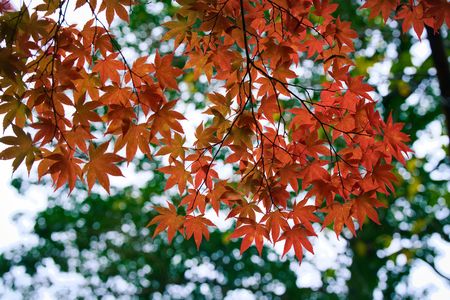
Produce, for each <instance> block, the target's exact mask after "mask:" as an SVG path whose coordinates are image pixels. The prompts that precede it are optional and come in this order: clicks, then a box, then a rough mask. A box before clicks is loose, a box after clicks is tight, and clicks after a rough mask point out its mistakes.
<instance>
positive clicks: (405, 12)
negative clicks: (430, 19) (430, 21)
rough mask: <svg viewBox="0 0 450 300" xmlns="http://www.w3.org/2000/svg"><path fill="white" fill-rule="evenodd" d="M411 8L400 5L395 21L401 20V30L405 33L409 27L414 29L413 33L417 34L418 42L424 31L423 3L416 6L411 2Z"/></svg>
mask: <svg viewBox="0 0 450 300" xmlns="http://www.w3.org/2000/svg"><path fill="white" fill-rule="evenodd" d="M411 6H412V7H410V6H409V5H402V6H401V8H400V11H399V12H398V13H397V16H396V17H395V18H396V19H397V20H403V23H402V30H403V32H407V31H408V30H409V28H411V26H412V27H413V28H414V31H415V32H416V34H417V37H418V38H419V40H420V37H421V36H422V33H423V30H424V29H425V24H424V20H423V16H424V8H423V3H421V2H419V3H418V5H417V6H416V5H414V4H413V3H412V2H411Z"/></svg>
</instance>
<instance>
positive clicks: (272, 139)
mask: <svg viewBox="0 0 450 300" xmlns="http://www.w3.org/2000/svg"><path fill="white" fill-rule="evenodd" d="M178 3H179V5H180V8H179V10H178V13H177V15H176V18H175V19H173V20H172V21H170V22H168V23H165V24H164V26H165V27H166V28H168V31H167V33H166V35H165V36H164V39H165V40H171V39H172V40H174V45H175V48H179V47H182V49H183V51H182V55H183V56H185V57H186V58H187V63H186V64H185V65H184V67H183V68H182V69H180V68H177V67H175V66H174V65H173V63H172V62H173V59H174V54H166V55H163V56H162V55H160V53H158V52H156V55H155V59H154V61H153V62H150V59H149V56H143V57H140V58H138V59H136V60H135V61H134V63H133V64H129V62H127V60H126V59H125V57H124V56H123V54H122V52H121V51H120V49H118V48H117V46H116V43H113V39H114V37H113V36H112V34H111V32H110V31H109V25H110V24H111V23H112V22H113V20H114V19H115V17H116V16H118V17H119V18H120V19H122V20H125V21H127V20H128V9H129V8H130V5H132V4H133V3H131V1H129V0H102V1H100V3H99V4H98V3H97V1H96V0H77V2H76V8H77V9H78V8H79V7H82V6H85V7H88V8H89V9H90V11H91V13H92V19H91V20H90V21H88V22H86V23H85V24H84V25H82V26H81V27H80V26H78V27H77V26H75V24H67V22H66V20H65V14H66V10H67V7H68V5H69V1H68V0H44V1H43V2H42V3H41V4H40V5H37V6H36V7H35V8H33V9H29V8H28V7H27V6H25V5H24V6H23V7H21V8H19V9H13V7H12V6H11V5H10V4H9V2H8V1H7V0H1V2H0V45H1V48H0V76H1V77H0V89H1V103H0V114H2V115H3V128H4V129H7V128H8V127H11V128H12V132H13V133H14V135H11V136H3V137H1V138H0V142H1V143H3V144H6V145H7V148H6V149H5V150H3V151H2V152H1V153H0V157H1V159H13V168H14V170H15V169H17V168H18V167H19V165H21V164H22V163H23V162H25V165H26V167H27V168H28V171H30V170H31V168H32V166H33V165H34V164H35V162H36V163H38V166H37V172H38V175H39V177H42V176H45V175H49V176H50V177H51V179H52V181H53V182H54V186H55V188H56V189H57V188H60V187H62V186H63V185H65V184H67V185H68V187H69V190H70V191H71V190H72V189H73V188H74V187H75V184H76V182H77V181H81V182H86V183H87V186H88V188H89V190H90V189H91V188H92V186H93V185H94V184H95V182H96V181H98V182H99V184H100V185H102V186H103V187H104V188H105V189H106V190H107V191H109V186H110V182H109V176H121V175H122V173H121V170H120V169H119V167H118V166H117V164H118V163H120V162H124V161H126V162H130V161H131V160H133V158H134V157H135V155H136V153H137V151H138V150H139V151H140V152H142V153H144V154H145V155H147V156H148V157H153V156H166V157H168V162H169V164H168V165H167V166H164V167H162V168H160V169H159V171H161V172H163V173H165V174H167V175H168V180H167V185H166V189H169V188H171V187H174V186H177V187H178V192H179V195H180V196H181V197H182V200H181V203H180V204H179V207H178V208H177V207H176V206H175V205H173V204H171V203H169V204H168V207H167V208H165V207H156V208H155V209H156V211H157V212H158V213H159V215H158V216H156V217H155V218H154V219H153V220H152V221H151V222H150V225H153V224H158V226H157V227H156V230H155V234H158V233H160V232H161V231H164V230H167V233H168V239H169V241H170V240H172V238H173V237H174V235H175V234H176V233H177V232H180V233H181V234H182V235H184V236H185V237H186V238H191V237H194V240H195V242H196V244H197V246H199V245H200V243H201V241H202V239H203V237H205V238H208V236H209V234H208V227H209V226H213V223H212V222H211V221H210V220H209V219H208V218H207V217H206V216H205V212H206V211H207V209H208V208H212V209H213V210H214V211H216V212H217V213H218V212H219V210H222V209H228V210H229V214H228V218H232V219H235V220H236V223H235V225H236V228H235V230H234V232H233V233H232V234H231V237H232V238H236V237H243V239H242V246H241V252H243V251H245V250H246V249H247V248H249V247H250V246H251V245H252V243H255V245H256V247H257V249H258V251H259V252H261V250H262V246H263V243H264V242H265V241H268V242H271V243H273V244H275V243H277V242H279V241H283V240H284V253H286V252H288V251H289V250H290V249H292V248H293V249H294V251H295V254H296V256H297V258H298V259H299V260H301V259H302V256H303V248H305V249H306V250H308V251H310V252H313V248H312V245H311V243H310V242H309V240H308V237H310V236H314V235H316V233H315V231H314V227H313V226H312V224H313V223H320V224H322V226H323V227H326V226H329V225H330V224H332V223H333V224H334V225H333V228H334V231H335V232H336V234H337V235H339V234H340V232H341V231H342V229H343V227H344V226H347V227H348V228H349V229H350V230H351V232H352V233H353V234H355V225H354V220H356V221H357V222H358V224H359V227H362V225H363V222H364V220H365V218H366V216H368V217H369V218H370V219H372V220H373V221H375V222H378V216H377V212H376V208H377V207H380V206H384V204H383V203H382V202H380V201H379V200H377V194H380V193H381V194H388V193H390V192H392V191H393V185H392V183H393V182H395V179H396V177H395V176H394V174H393V166H392V161H393V158H394V159H396V160H398V161H400V162H404V157H403V155H404V153H407V152H408V151H410V150H409V148H408V147H407V146H406V145H405V144H404V143H405V142H408V140H409V138H408V136H407V135H405V134H404V133H402V132H401V129H402V125H401V124H398V123H397V124H396V123H393V122H392V119H391V118H389V119H388V120H387V122H384V121H383V120H382V118H381V117H380V115H379V113H378V112H377V111H376V110H375V108H374V107H375V103H374V101H373V100H372V98H371V96H370V94H369V92H370V91H371V90H372V88H371V87H370V86H368V85H367V84H365V83H364V82H363V79H362V77H352V76H350V75H349V71H350V70H351V69H352V68H353V66H354V62H353V61H352V59H351V57H352V54H353V52H354V46H353V39H355V38H356V37H357V34H356V32H355V31H354V30H353V29H352V28H351V23H350V22H348V21H343V20H341V19H340V18H339V17H337V18H336V17H335V16H333V13H334V12H335V11H336V9H337V7H338V5H337V4H335V3H332V2H331V1H329V0H261V1H260V0H254V1H248V0H246V1H243V0H220V1H217V0H198V1H192V0H178ZM362 8H368V9H370V17H371V18H374V17H377V16H378V15H379V14H381V15H382V17H383V18H384V19H385V20H387V19H388V18H389V17H392V16H394V17H395V18H396V19H399V20H401V21H402V22H403V31H407V30H409V28H410V27H411V26H413V28H414V30H415V31H416V32H417V34H418V35H419V36H420V35H421V33H422V31H423V28H424V25H428V26H431V27H432V28H434V29H435V30H438V29H439V27H440V26H441V25H442V23H443V22H444V21H446V23H447V25H449V23H450V22H449V21H450V18H449V11H450V10H449V3H447V1H446V0H441V1H431V0H425V1H400V0H396V1H395V0H394V1H391V0H389V1H388V0H369V1H366V2H365V3H364V5H363V6H362ZM100 14H105V15H106V20H107V24H105V23H104V22H102V18H100V17H99V15H100ZM149 55H150V53H149ZM305 59H309V60H314V62H315V63H316V64H318V65H323V70H324V75H325V76H324V79H325V80H324V82H322V83H321V84H320V85H317V86H313V87H309V86H303V85H302V84H301V82H302V78H298V75H297V74H296V73H295V67H299V66H300V67H301V63H302V61H303V60H305ZM188 73H193V77H194V79H195V80H196V79H198V78H199V77H200V76H201V75H203V74H204V75H205V76H206V78H207V80H208V81H209V82H210V83H214V84H211V86H215V87H219V88H220V89H217V90H211V91H210V93H209V94H208V95H207V99H208V103H207V109H206V110H205V111H204V113H205V114H207V115H208V116H209V121H208V122H206V123H202V124H200V125H199V126H198V127H197V129H196V131H195V137H196V141H195V143H194V144H193V146H192V147H189V146H186V145H185V136H184V132H183V127H182V126H181V124H180V120H183V119H185V118H188V120H189V117H187V116H183V115H182V114H181V113H180V112H178V111H176V110H175V105H176V102H177V100H176V99H170V98H169V96H168V95H169V93H168V92H169V91H170V92H171V93H172V94H174V93H175V94H176V93H177V91H178V84H177V79H176V78H177V77H179V76H182V75H183V74H188ZM297 79H298V80H297ZM299 82H300V83H299ZM220 90H222V91H225V92H219V91H220ZM287 99H289V100H294V101H295V105H294V107H289V106H288V105H286V103H287ZM96 124H97V125H98V124H103V125H104V127H102V126H96ZM99 128H105V130H104V131H103V132H100V133H99V131H101V129H99ZM124 148H125V151H124V152H125V153H126V154H125V157H121V156H119V155H118V154H117V153H118V151H120V150H122V149H124ZM152 149H156V150H154V151H153V150H152ZM153 152H154V153H153ZM222 157H225V158H224V163H225V164H231V165H232V166H233V169H234V171H235V174H233V175H232V176H231V177H230V178H223V176H219V173H221V170H219V169H218V167H217V165H216V162H217V160H218V159H219V158H222ZM300 191H305V192H304V193H300ZM297 195H302V196H301V198H300V196H297ZM180 207H182V208H183V209H182V210H180V209H179V208H180ZM181 211H184V213H181ZM319 215H320V216H324V217H323V218H319Z"/></svg>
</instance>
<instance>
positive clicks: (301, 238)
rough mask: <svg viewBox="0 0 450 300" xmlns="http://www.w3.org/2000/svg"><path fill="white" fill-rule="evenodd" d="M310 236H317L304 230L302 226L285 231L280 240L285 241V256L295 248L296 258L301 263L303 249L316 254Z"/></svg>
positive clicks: (298, 225)
mask: <svg viewBox="0 0 450 300" xmlns="http://www.w3.org/2000/svg"><path fill="white" fill-rule="evenodd" d="M308 236H316V234H315V233H314V232H310V231H309V230H307V229H306V228H303V227H302V226H301V225H300V224H297V225H295V226H294V227H292V228H291V229H288V230H286V231H284V232H283V234H282V235H281V237H280V239H279V240H284V241H285V242H284V248H283V256H284V255H286V253H288V252H289V250H290V249H291V248H294V252H295V256H296V257H297V259H298V261H299V263H301V262H302V259H303V247H304V248H305V249H306V250H308V251H309V252H311V253H313V254H314V250H313V247H312V245H311V242H310V241H309V240H308Z"/></svg>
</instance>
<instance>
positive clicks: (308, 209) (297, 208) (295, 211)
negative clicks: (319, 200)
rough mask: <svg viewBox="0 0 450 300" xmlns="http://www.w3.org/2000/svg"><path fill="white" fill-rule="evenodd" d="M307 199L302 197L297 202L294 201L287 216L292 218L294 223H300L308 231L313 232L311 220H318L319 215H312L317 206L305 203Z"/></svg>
mask: <svg viewBox="0 0 450 300" xmlns="http://www.w3.org/2000/svg"><path fill="white" fill-rule="evenodd" d="M307 202H308V199H304V200H302V201H300V202H298V203H294V206H293V207H292V211H291V212H290V213H289V217H290V218H292V219H293V220H294V223H295V224H301V225H303V227H305V228H306V229H307V230H309V231H310V232H314V228H313V227H312V224H311V222H320V219H319V217H317V216H316V215H314V212H315V211H316V210H317V206H313V205H306V203H307Z"/></svg>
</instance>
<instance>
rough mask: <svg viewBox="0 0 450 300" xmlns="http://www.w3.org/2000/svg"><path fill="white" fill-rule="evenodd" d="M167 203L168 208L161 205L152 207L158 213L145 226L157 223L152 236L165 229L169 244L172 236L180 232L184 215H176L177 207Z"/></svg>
mask: <svg viewBox="0 0 450 300" xmlns="http://www.w3.org/2000/svg"><path fill="white" fill-rule="evenodd" d="M167 205H168V206H169V208H165V207H161V206H156V207H154V209H155V210H156V211H157V212H158V214H159V215H157V216H156V217H154V218H153V219H152V220H151V221H150V222H149V223H148V224H147V227H149V226H152V225H155V224H158V226H156V228H155V232H154V233H153V237H155V236H157V235H158V234H159V233H160V232H161V231H164V230H167V238H168V240H169V244H170V243H172V239H173V238H174V236H175V234H176V233H177V231H180V232H181V228H182V226H183V223H184V221H185V217H183V216H180V215H178V213H177V209H176V208H175V206H174V205H173V204H171V203H170V202H167Z"/></svg>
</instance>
